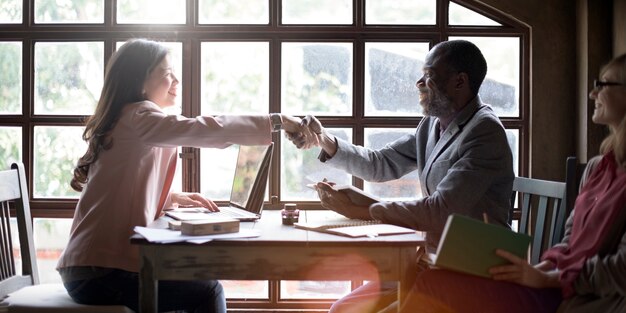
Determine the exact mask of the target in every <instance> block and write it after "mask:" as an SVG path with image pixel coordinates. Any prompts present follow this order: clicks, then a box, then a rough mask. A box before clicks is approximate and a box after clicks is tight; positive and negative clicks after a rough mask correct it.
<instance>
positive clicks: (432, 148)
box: [421, 96, 483, 195]
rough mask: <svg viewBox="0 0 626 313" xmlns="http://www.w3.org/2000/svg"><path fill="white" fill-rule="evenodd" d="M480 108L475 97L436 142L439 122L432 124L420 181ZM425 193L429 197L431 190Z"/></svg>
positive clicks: (478, 100) (424, 178) (480, 104)
mask: <svg viewBox="0 0 626 313" xmlns="http://www.w3.org/2000/svg"><path fill="white" fill-rule="evenodd" d="M482 107H483V104H482V103H481V101H480V98H479V97H478V96H476V98H474V100H472V101H471V102H470V103H468V104H467V106H465V108H463V110H462V111H461V113H459V115H458V116H457V117H456V118H455V119H454V120H453V121H452V122H451V123H450V125H448V128H446V130H445V131H444V132H443V134H441V138H439V140H437V137H439V126H438V125H439V122H436V123H433V129H431V131H430V134H429V135H428V142H427V143H426V164H425V165H424V171H423V172H422V175H421V181H426V178H427V177H428V174H429V173H430V170H431V168H432V165H433V163H435V161H437V159H438V158H439V156H440V155H441V154H442V153H443V152H444V151H445V150H446V149H447V148H448V147H449V146H450V145H451V144H452V143H453V142H454V138H456V137H457V135H458V134H459V132H460V131H461V127H462V126H463V125H465V124H467V123H468V122H469V121H470V120H471V119H472V117H473V116H474V113H476V111H477V110H479V109H480V108H482ZM423 189H424V188H423ZM426 191H427V192H428V194H429V195H430V193H431V190H428V187H427V186H426Z"/></svg>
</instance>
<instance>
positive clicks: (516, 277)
mask: <svg viewBox="0 0 626 313" xmlns="http://www.w3.org/2000/svg"><path fill="white" fill-rule="evenodd" d="M496 255H498V256H501V257H503V258H505V259H506V260H508V261H509V262H511V263H512V264H507V265H500V266H494V267H492V268H490V269H489V274H491V278H493V279H494V280H501V281H509V282H513V283H517V284H520V285H523V286H527V287H534V288H548V287H560V284H559V279H558V271H546V270H542V269H543V268H546V266H545V264H543V263H540V264H539V265H538V266H537V267H533V266H532V265H530V264H529V263H528V261H526V260H525V259H522V258H519V257H518V256H516V255H514V254H512V253H510V252H507V251H504V250H501V249H498V250H496Z"/></svg>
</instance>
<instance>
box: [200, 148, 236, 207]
mask: <svg viewBox="0 0 626 313" xmlns="http://www.w3.org/2000/svg"><path fill="white" fill-rule="evenodd" d="M238 151H239V150H238V148H237V146H234V145H233V146H230V147H228V148H225V149H200V190H201V193H202V194H203V195H205V196H207V197H208V198H209V199H211V200H213V201H216V200H228V199H229V198H230V189H231V187H232V185H233V177H234V175H235V165H236V163H237V152H238Z"/></svg>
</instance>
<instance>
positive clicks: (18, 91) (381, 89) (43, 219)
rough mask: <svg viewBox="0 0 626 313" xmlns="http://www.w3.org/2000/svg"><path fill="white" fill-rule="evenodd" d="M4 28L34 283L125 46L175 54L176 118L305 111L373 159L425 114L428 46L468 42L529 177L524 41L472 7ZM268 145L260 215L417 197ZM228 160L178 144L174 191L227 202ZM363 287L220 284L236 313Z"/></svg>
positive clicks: (252, 9)
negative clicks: (331, 194)
mask: <svg viewBox="0 0 626 313" xmlns="http://www.w3.org/2000/svg"><path fill="white" fill-rule="evenodd" d="M29 12H32V14H29ZM0 27H2V29H3V31H2V32H0V69H1V70H0V95H2V97H0V156H1V157H2V158H1V159H0V160H1V161H0V163H1V166H2V167H3V168H7V167H8V166H9V164H10V163H11V162H14V161H22V162H24V163H25V165H26V169H27V176H28V186H29V189H30V190H31V195H30V197H31V208H32V209H33V211H34V212H33V213H34V216H36V217H37V224H38V225H41V226H39V227H36V231H35V236H36V237H38V238H42V239H39V241H40V242H39V243H38V248H39V249H43V250H45V251H47V252H49V253H42V254H41V257H43V258H52V260H43V262H41V261H40V262H39V263H40V266H43V267H44V268H42V269H41V271H42V272H44V274H42V277H44V280H50V281H54V280H55V279H57V275H49V273H50V272H52V274H54V272H53V271H54V270H53V268H54V263H55V259H54V258H55V257H56V258H58V253H59V252H60V251H61V250H62V249H63V244H64V242H65V241H67V237H66V236H67V234H68V233H69V230H68V227H69V225H70V223H69V222H68V221H69V219H70V218H71V216H72V213H73V208H74V206H75V204H76V201H77V199H78V196H79V195H78V193H76V192H74V191H73V190H72V189H71V188H70V187H69V180H70V178H71V174H72V169H73V166H74V164H75V163H76V161H77V159H78V158H79V157H80V156H81V155H82V154H83V153H84V151H85V147H86V144H85V142H83V141H82V139H81V135H82V130H83V120H84V117H85V116H86V115H89V114H91V112H92V111H93V109H94V107H95V104H96V102H97V100H98V97H99V92H100V88H101V84H102V80H103V74H104V66H105V64H106V61H107V60H108V59H109V57H110V56H111V54H112V53H113V52H114V51H115V50H116V49H117V47H119V45H120V44H121V43H123V42H124V41H125V40H127V39H129V38H135V37H142V38H148V39H153V40H158V41H162V42H163V43H164V44H165V45H167V46H168V47H169V48H170V50H171V52H172V56H173V63H174V64H175V66H176V69H175V71H176V74H177V76H178V78H179V80H180V81H181V86H182V92H181V93H180V99H179V103H178V104H177V105H176V106H175V107H174V108H173V109H172V110H171V111H170V112H169V113H171V114H183V115H186V116H196V115H200V114H202V115H213V114H252V113H254V114H266V113H269V112H284V113H288V114H293V115H297V116H304V115H306V114H314V115H316V116H317V117H318V118H319V119H320V120H321V121H322V123H323V124H324V126H325V127H327V128H328V130H329V131H330V132H331V133H332V134H334V135H335V136H337V137H340V138H343V139H345V140H347V141H350V142H353V143H355V144H359V145H364V146H366V147H371V148H380V147H383V146H384V145H385V144H387V143H389V142H391V141H393V140H395V139H397V138H399V137H401V136H403V135H404V134H407V133H410V132H412V131H413V130H414V129H415V126H416V125H417V124H418V123H419V121H420V119H421V118H422V112H421V108H420V106H419V103H418V93H417V89H416V88H415V82H416V80H417V79H418V78H419V77H420V76H421V68H422V65H423V62H424V58H425V56H426V53H427V52H428V50H429V48H430V47H432V46H433V45H434V44H436V43H437V42H439V41H441V40H447V39H458V38H462V39H467V40H470V41H472V42H474V43H475V44H476V45H477V46H478V47H479V48H481V50H482V51H483V53H484V55H485V57H486V59H487V62H488V65H489V71H488V73H487V78H486V80H485V82H484V83H483V86H482V87H481V90H480V95H481V97H482V99H483V101H484V102H486V103H488V104H491V105H492V106H493V107H494V109H495V111H496V112H497V114H498V115H499V116H500V117H501V120H502V122H503V124H504V125H505V127H506V129H507V134H508V136H509V143H510V145H511V149H512V151H513V154H514V162H515V164H514V168H515V170H516V173H519V174H525V172H526V168H527V165H526V160H527V154H528V142H527V138H528V132H529V129H528V111H529V103H528V102H529V97H528V92H529V91H528V90H529V86H528V81H529V70H528V69H529V58H528V55H529V54H528V51H529V31H528V29H527V28H525V27H524V26H523V25H521V24H520V23H517V22H516V21H514V20H512V19H510V18H509V17H507V16H505V15H503V14H500V13H499V12H497V11H495V10H493V9H492V8H488V7H484V6H482V5H481V4H480V3H478V2H476V1H471V0H467V1H460V0H459V1H449V0H418V1H416V0H394V1H388V0H282V1H281V0H249V1H240V0H117V1H105V0H66V1H56V0H30V1H23V0H3V1H2V6H0ZM274 140H275V141H276V142H278V145H277V146H278V150H277V151H276V154H275V155H276V156H278V157H276V158H274V161H273V162H274V164H273V166H272V173H271V176H270V183H269V188H268V191H267V197H266V203H265V207H266V209H268V210H271V209H278V208H280V207H281V206H282V204H284V203H286V202H295V203H298V204H299V206H300V208H303V209H319V208H320V206H319V201H317V197H316V194H314V193H313V192H312V191H311V190H310V189H308V188H305V185H306V184H308V183H312V182H316V181H319V180H321V179H323V178H327V179H329V180H332V181H335V182H337V183H341V184H343V183H352V184H355V185H356V186H358V187H361V188H364V189H365V190H367V191H368V192H370V193H373V194H376V195H377V196H379V197H381V198H384V199H389V200H391V199H411V198H416V197H420V187H419V183H418V180H417V174H416V173H412V174H410V175H407V176H405V177H403V178H401V179H398V180H395V181H391V182H386V183H369V182H363V181H361V180H360V179H357V178H355V177H352V176H350V175H347V174H345V173H343V172H341V171H337V170H334V169H332V168H330V167H327V166H324V165H323V164H322V163H320V162H319V161H317V158H316V157H317V155H318V153H319V149H311V150H307V151H302V150H298V149H296V148H295V147H294V146H293V145H292V144H291V143H290V142H288V141H287V140H285V138H284V137H282V136H280V135H276V136H275V138H274ZM235 157H236V150H235V149H234V148H227V149H223V150H218V149H191V148H188V147H182V148H181V158H182V159H183V160H182V161H183V162H178V164H179V168H178V171H177V175H178V176H177V177H176V179H175V184H174V186H173V188H177V189H182V190H185V191H198V192H202V193H203V194H205V195H206V196H207V197H209V198H211V199H213V200H215V201H216V202H218V203H219V202H225V201H226V200H227V199H228V196H229V189H228V186H230V184H231V180H232V173H233V170H234V166H235V164H234V160H235ZM229 160H231V161H232V162H228V161H229ZM44 238H45V239H44ZM48 261H49V262H48ZM41 264H44V265H41ZM46 264H47V265H46ZM45 273H48V275H47V274H45ZM359 284H360V282H334V281H328V282H313V281H282V282H276V281H269V282H268V281H225V282H224V285H225V286H226V290H227V292H226V294H227V295H228V297H229V307H231V308H261V309H263V308H266V309H267V308H284V309H294V310H296V309H302V308H312V309H320V310H323V309H326V308H328V307H329V305H330V303H332V301H333V300H334V299H337V298H339V297H341V296H343V295H345V294H346V293H348V292H349V291H350V290H351V289H352V288H355V287H356V286H358V285H359Z"/></svg>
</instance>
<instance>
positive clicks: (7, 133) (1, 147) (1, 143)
mask: <svg viewBox="0 0 626 313" xmlns="http://www.w3.org/2000/svg"><path fill="white" fill-rule="evenodd" d="M15 162H22V128H21V127H4V126H0V171H4V170H8V169H9V168H11V164H13V163H15Z"/></svg>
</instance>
